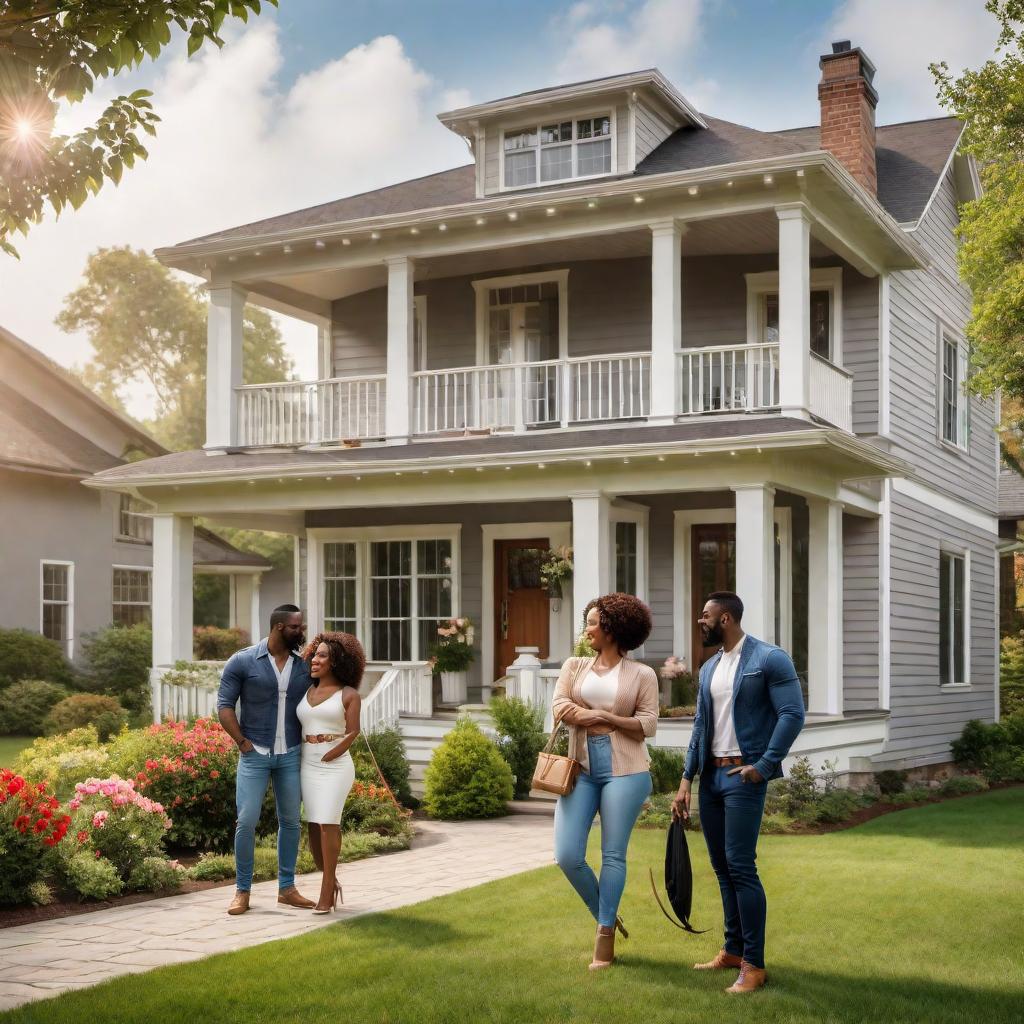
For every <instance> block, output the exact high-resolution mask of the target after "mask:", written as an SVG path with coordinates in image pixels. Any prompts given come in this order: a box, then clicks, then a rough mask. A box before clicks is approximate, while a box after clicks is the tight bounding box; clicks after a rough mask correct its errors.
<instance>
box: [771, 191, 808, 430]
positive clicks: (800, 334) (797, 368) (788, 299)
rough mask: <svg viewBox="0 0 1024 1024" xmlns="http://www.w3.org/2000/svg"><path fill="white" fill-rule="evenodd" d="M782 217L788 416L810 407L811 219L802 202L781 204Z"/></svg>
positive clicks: (782, 362)
mask: <svg viewBox="0 0 1024 1024" xmlns="http://www.w3.org/2000/svg"><path fill="white" fill-rule="evenodd" d="M775 213H776V215H777V217H778V219H779V377H780V380H779V390H780V392H781V393H780V404H781V406H782V414H783V415H784V416H796V417H798V418H801V419H806V418H807V417H808V415H809V413H808V409H809V407H810V381H809V376H810V357H811V309H810V294H811V264H810V257H811V219H810V216H809V215H808V213H807V209H806V207H804V205H803V204H802V203H794V204H792V205H789V206H777V207H776V208H775Z"/></svg>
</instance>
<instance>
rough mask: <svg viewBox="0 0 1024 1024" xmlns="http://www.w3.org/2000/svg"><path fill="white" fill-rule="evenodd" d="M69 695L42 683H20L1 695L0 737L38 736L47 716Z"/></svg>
mask: <svg viewBox="0 0 1024 1024" xmlns="http://www.w3.org/2000/svg"><path fill="white" fill-rule="evenodd" d="M67 695H68V691H67V690H66V689H65V688H64V687H63V686H60V685H58V684H57V683H50V682H47V681H46V680H44V679H21V680H19V681H18V682H16V683H12V684H11V685H10V686H8V687H7V689H6V690H2V691H0V733H2V734H4V735H6V736H38V735H39V734H40V733H42V732H43V731H44V728H45V722H46V716H47V715H48V714H49V713H50V711H51V710H52V709H53V707H54V705H56V704H58V703H59V702H60V701H62V700H64V698H65V697H67Z"/></svg>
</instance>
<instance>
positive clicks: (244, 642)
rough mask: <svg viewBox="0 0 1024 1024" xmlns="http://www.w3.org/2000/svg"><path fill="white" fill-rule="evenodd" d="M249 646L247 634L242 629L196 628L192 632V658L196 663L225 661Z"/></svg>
mask: <svg viewBox="0 0 1024 1024" xmlns="http://www.w3.org/2000/svg"><path fill="white" fill-rule="evenodd" d="M249 644H250V640H249V634H248V633H247V632H246V631H245V630H244V629H238V628H233V629H220V628H218V627H217V626H196V627H195V628H194V629H193V630H192V657H193V658H195V659H196V661H227V659H228V658H230V657H231V655H232V654H234V653H235V652H236V651H240V650H241V649H242V648H243V647H248V646H249Z"/></svg>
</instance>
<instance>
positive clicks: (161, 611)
mask: <svg viewBox="0 0 1024 1024" xmlns="http://www.w3.org/2000/svg"><path fill="white" fill-rule="evenodd" d="M820 67H821V79H820V83H819V85H818V95H819V99H820V105H821V119H820V124H818V125H813V126H809V127H804V128H796V129H791V130H787V131H780V132H762V131H755V130H753V129H751V128H746V127H744V126H742V125H739V124H732V123H729V122H725V121H721V120H718V119H715V118H713V117H711V116H709V115H707V114H702V113H700V112H698V111H697V110H695V109H694V107H693V106H692V104H690V103H689V102H688V101H687V100H686V98H685V97H684V96H682V95H680V93H679V92H678V91H677V90H676V89H675V88H674V87H673V86H672V84H671V83H670V82H668V81H667V80H666V79H665V77H664V76H663V75H662V74H661V73H660V72H658V71H657V70H648V71H639V72H636V73H633V74H626V75H617V76H614V77H608V78H601V79H596V80H593V81H587V82H579V83H575V84H572V85H565V86H559V87H556V88H550V89H542V90H538V91H535V92H528V93H523V94H521V95H517V96H510V97H507V98H505V99H500V100H496V101H493V102H489V103H481V104H478V105H474V106H471V107H465V108H462V109H459V110H452V111H448V112H446V113H443V114H441V115H440V120H441V122H442V124H443V125H445V127H447V128H449V129H450V130H451V131H453V132H456V133H457V134H458V135H460V136H461V137H462V138H464V139H465V141H466V143H467V145H468V147H469V150H470V152H471V154H472V157H473V160H472V162H471V163H469V164H468V165H466V166H463V167H457V168H454V169H452V170H449V171H444V172H442V173H439V174H433V175H429V176H427V177H424V178H419V179H416V180H413V181H408V182H403V183H401V184H398V185H393V186H390V187H387V188H382V189H379V190H377V191H374V192H370V193H365V194H362V195H356V196H351V197H348V198H345V199H340V200H338V201H336V202H331V203H327V204H325V205H323V206H318V207H314V208H312V209H306V210H300V211H298V212H295V213H289V214H285V215H283V216H277V217H272V218H270V219H267V220H263V221H259V222H257V223H253V224H247V225H244V226H241V227H236V228H232V229H230V230H224V231H219V232H217V233H215V234H211V235H207V236H205V237H203V238H198V239H195V240H193V241H190V242H185V243H182V244H180V245H176V246H173V247H171V248H167V249H162V250H159V251H158V253H157V255H158V256H159V258H160V259H161V260H162V261H163V262H164V263H166V264H167V265H169V266H173V267H176V268H179V269H181V270H185V271H188V272H191V273H194V274H196V275H200V276H203V277H205V278H206V279H207V280H208V282H209V294H210V312H209V352H208V368H209V377H208V398H209V400H208V410H209V411H208V425H207V443H206V446H205V449H204V450H202V451H194V452H184V453H178V454H174V455H166V456H162V457H160V458H156V459H150V460H147V461H144V462H139V463H135V464H132V465H128V466H122V467H118V468H116V469H113V470H109V471H106V472H103V473H100V474H98V475H97V476H96V477H95V478H94V479H93V484H94V485H95V486H98V487H101V488H110V489H115V490H119V489H124V488H127V487H130V488H132V489H133V492H137V493H138V494H139V495H141V496H144V497H145V499H146V500H147V501H148V502H151V503H152V504H153V506H154V508H155V510H156V513H157V514H156V515H155V517H154V523H155V526H154V543H155V545H156V546H157V550H158V551H162V552H163V556H162V558H163V564H165V565H166V566H167V567H168V572H169V573H170V575H168V577H167V578H166V580H165V581H164V582H163V583H158V584H157V585H156V590H157V591H158V592H159V593H160V594H161V595H162V603H161V601H158V602H157V603H155V605H154V624H155V625H156V627H157V631H158V634H159V639H158V643H159V645H160V647H159V655H160V658H159V659H158V660H161V659H162V660H164V661H170V660H173V658H175V657H179V656H181V655H182V654H183V653H185V652H186V647H187V644H186V638H187V636H188V632H189V622H188V619H187V614H186V608H185V607H184V606H183V605H181V604H180V603H176V602H175V600H174V593H175V592H176V588H182V587H186V586H187V581H188V577H189V572H190V566H189V553H190V551H191V545H190V537H191V532H192V525H191V524H192V521H193V518H194V517H195V516H199V515H202V516H209V517H211V518H213V519H221V520H223V521H226V522H234V523H246V524H250V525H253V526H262V527H264V528H270V529H277V530H287V531H289V532H291V533H293V534H294V536H295V537H296V547H297V553H298V559H297V561H298V564H299V573H298V576H299V595H300V600H301V603H302V604H303V605H304V607H305V608H306V609H307V610H308V617H309V620H310V624H311V626H312V627H313V628H320V627H325V628H337V629H344V630H349V631H352V632H355V633H357V634H358V635H359V636H360V637H361V638H362V640H363V642H364V643H365V645H366V647H367V649H368V654H369V657H370V658H371V660H372V661H373V662H374V664H375V665H376V667H377V669H378V671H379V672H383V675H381V676H380V681H379V682H377V684H376V689H375V691H374V692H375V694H376V696H375V697H372V698H371V699H370V701H369V702H368V703H369V705H370V706H371V707H374V708H378V709H380V708H385V707H386V708H389V709H391V710H389V711H387V712H386V713H385V712H381V714H383V715H384V717H385V718H386V717H387V716H388V715H391V716H392V717H393V716H394V714H395V713H397V712H398V711H402V710H405V711H413V710H417V709H418V710H419V711H420V712H421V713H423V714H427V713H429V709H425V708H424V706H423V704H422V702H421V701H419V702H418V699H414V697H412V696H410V693H411V692H412V690H411V689H410V688H409V687H408V686H407V685H406V684H407V682H408V670H407V667H408V663H422V661H423V660H424V659H425V658H426V657H427V654H428V652H429V647H430V644H431V642H432V640H433V638H434V636H435V631H436V625H437V622H438V620H439V619H441V618H443V617H446V616H448V615H450V614H459V615H468V616H470V617H471V618H472V619H473V620H474V621H475V622H476V623H477V625H478V632H477V636H478V644H479V658H478V659H477V662H476V664H475V665H474V667H473V669H472V671H471V673H470V676H469V692H470V695H471V696H473V697H476V696H477V695H479V694H480V693H486V692H487V691H488V688H489V686H490V685H491V683H492V682H493V681H494V680H496V679H497V678H499V677H501V676H502V675H503V673H504V672H505V670H506V669H507V668H508V666H509V665H510V663H512V661H513V660H514V658H515V656H516V649H517V648H520V647H532V648H537V649H538V651H539V655H540V659H541V661H543V662H548V663H558V662H560V661H561V659H562V658H564V657H565V656H566V655H567V654H568V653H569V651H570V648H571V644H572V639H573V636H574V634H575V632H576V629H577V627H578V625H579V618H580V611H581V609H582V608H583V606H584V605H585V604H586V602H587V601H588V600H589V599H590V598H592V597H593V596H595V595H597V594H600V593H603V592H607V591H610V590H613V589H618V590H627V591H631V592H633V593H636V594H637V595H639V596H640V597H642V598H643V599H644V600H646V601H647V602H648V603H649V604H650V606H651V608H652V610H653V612H654V618H655V627H654V632H653V634H652V635H651V637H650V639H649V641H648V643H647V644H646V648H645V649H644V651H643V652H642V655H643V656H644V657H645V658H647V659H662V658H664V657H666V656H668V655H670V654H675V655H677V656H680V657H685V658H686V659H687V661H689V662H690V664H691V665H693V666H696V665H698V664H700V663H701V661H702V660H703V659H704V657H705V656H706V655H707V654H708V653H710V652H706V651H703V650H702V649H701V646H700V642H699V639H698V636H697V634H696V632H695V629H694V620H695V619H696V617H697V615H698V613H699V610H700V608H701V605H702V603H703V597H704V595H705V594H707V593H708V592H709V591H711V590H714V589H720V588H730V589H733V588H734V589H736V590H737V591H738V592H739V593H740V594H741V595H742V597H743V599H744V601H745V602H746V606H747V611H746V616H745V619H744V626H745V627H746V628H747V630H748V631H749V632H751V633H753V634H755V635H758V636H761V637H765V638H768V639H770V640H775V641H777V642H779V643H780V644H782V645H783V646H784V647H786V648H787V649H789V650H791V651H792V652H793V656H794V658H795V660H796V663H797V666H798V668H799V669H800V671H801V673H802V674H803V675H804V678H805V679H806V688H807V701H808V707H809V711H810V718H809V725H808V727H807V729H806V730H805V734H804V736H803V737H802V739H801V744H802V746H801V747H800V749H801V750H805V751H810V752H812V753H815V755H816V756H817V757H818V759H819V760H820V759H821V758H822V757H827V756H829V755H830V754H835V755H836V756H838V757H839V758H840V762H841V766H842V767H843V768H844V769H849V768H856V769H861V770H866V769H867V768H869V767H870V766H872V765H874V766H879V765H889V766H896V765H905V766H925V765H930V764H933V763H938V762H943V761H946V760H948V755H949V743H950V740H951V739H952V738H954V737H955V736H956V735H958V733H959V731H960V729H961V728H962V726H963V724H964V722H966V721H967V720H968V719H969V718H974V717H980V718H985V719H991V718H992V716H993V709H994V707H995V703H996V690H997V681H996V662H995V649H996V642H997V627H996V616H995V609H996V542H997V521H996V479H997V445H996V439H995V435H994V432H993V426H994V412H995V410H994V403H991V402H984V401H980V400H978V399H975V398H970V397H968V396H967V395H966V394H965V392H964V390H963V387H962V385H963V382H964V378H965V374H966V372H967V355H968V353H967V347H966V343H965V340H964V325H965V322H966V320H967V318H968V316H969V311H970V295H969V294H968V292H967V290H966V289H965V287H964V286H963V285H962V284H961V283H960V281H959V280H958V278H957V269H956V240H955V238H954V233H953V232H954V228H955V226H956V223H957V204H958V202H961V201H964V200H966V199H969V198H971V197H972V196H974V195H975V194H976V192H977V189H978V179H977V174H976V172H975V169H974V167H973V166H972V163H971V161H970V159H969V158H967V157H963V156H959V155H957V154H956V147H957V142H958V138H959V135H960V125H959V124H958V123H957V122H956V121H955V120H952V119H948V118H939V119H934V120H927V121H920V122H914V123H907V124H895V125H889V126H879V127H876V125H875V106H876V102H877V95H876V92H875V88H874V85H873V84H872V78H873V75H874V67H873V66H872V64H871V61H870V60H869V59H868V58H867V56H866V55H865V54H864V53H863V52H861V51H860V50H859V49H856V48H851V47H850V45H849V43H839V44H836V45H835V46H834V47H833V52H832V53H828V54H826V55H825V56H823V57H822V58H821V62H820ZM246 301H249V302H255V303H259V304H262V305H264V306H266V307H268V308H270V309H274V310H277V311H280V312H284V313H287V314H289V315H293V316H296V317H299V318H301V319H303V320H306V321H309V322H311V323H314V324H316V325H317V326H318V328H319V332H320V339H321V345H320V365H321V371H320V379H318V380H314V381H307V382H301V383H295V382H287V383H280V384H265V385H253V386H248V385H246V386H243V385H242V384H241V380H242V374H241V366H240V359H241V351H242V349H241V336H242V319H241V317H242V306H243V303H244V302H246ZM565 544H571V545H572V547H573V549H574V552H575V571H574V575H573V578H572V587H571V591H572V592H571V595H570V594H567V595H565V599H564V600H558V599H557V596H555V597H552V596H551V595H549V594H548V593H547V592H546V591H545V590H544V588H543V587H542V586H541V585H540V582H541V581H540V579H539V575H538V564H539V560H540V558H541V553H542V552H543V551H544V550H545V549H548V548H556V547H558V546H560V545H565ZM158 575H159V569H158ZM417 671H418V670H417ZM413 689H414V688H413ZM376 713H377V712H374V714H376ZM371 717H372V716H371ZM374 720H376V719H374ZM688 730H689V724H688V723H686V722H678V721H677V722H674V723H666V725H665V727H664V728H662V729H661V730H660V731H659V740H658V742H660V743H663V744H666V745H673V746H678V745H683V744H684V743H685V742H686V740H687V738H688Z"/></svg>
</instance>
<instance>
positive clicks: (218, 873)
mask: <svg viewBox="0 0 1024 1024" xmlns="http://www.w3.org/2000/svg"><path fill="white" fill-rule="evenodd" d="M188 877H189V878H191V879H192V880H193V881H195V882H223V881H225V880H227V879H228V878H234V877H235V858H234V857H232V856H231V854H229V853H204V854H203V855H202V856H201V857H200V858H199V860H197V861H196V863H195V864H193V865H192V867H190V868H188Z"/></svg>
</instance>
